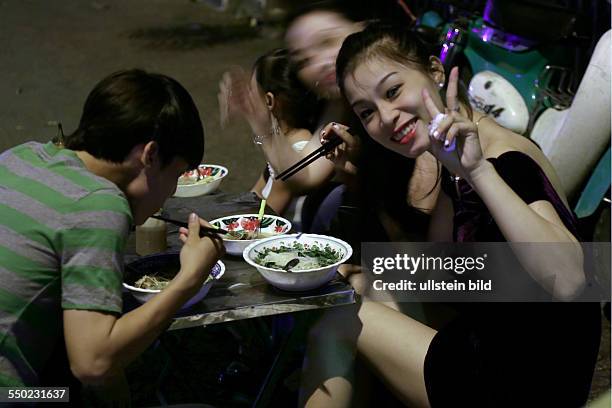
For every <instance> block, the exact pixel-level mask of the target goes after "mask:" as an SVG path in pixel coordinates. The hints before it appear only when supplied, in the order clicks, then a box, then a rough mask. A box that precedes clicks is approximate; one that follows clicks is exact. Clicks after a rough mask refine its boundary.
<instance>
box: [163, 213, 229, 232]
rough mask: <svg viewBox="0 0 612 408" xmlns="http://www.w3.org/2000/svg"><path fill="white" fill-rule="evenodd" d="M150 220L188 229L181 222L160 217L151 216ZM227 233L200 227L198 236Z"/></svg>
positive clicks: (221, 230) (187, 226)
mask: <svg viewBox="0 0 612 408" xmlns="http://www.w3.org/2000/svg"><path fill="white" fill-rule="evenodd" d="M151 218H155V219H156V220H160V221H166V222H169V223H170V224H174V225H176V226H179V227H185V228H189V224H188V223H186V222H183V221H177V220H173V219H171V218H166V217H162V216H161V215H152V216H151ZM227 233H228V231H226V230H224V229H221V228H211V227H203V226H202V225H200V236H201V237H202V236H204V235H206V234H227Z"/></svg>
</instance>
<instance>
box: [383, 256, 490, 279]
mask: <svg viewBox="0 0 612 408" xmlns="http://www.w3.org/2000/svg"><path fill="white" fill-rule="evenodd" d="M486 258H487V254H482V256H478V257H473V256H458V257H451V256H446V257H439V256H425V255H424V254H421V255H420V256H417V257H414V256H410V255H408V254H396V255H395V256H394V257H375V258H373V260H372V272H373V273H374V274H376V275H380V274H382V273H384V272H385V271H393V270H395V271H405V272H409V273H410V274H411V275H414V274H415V273H416V272H417V271H446V272H454V273H456V274H457V275H462V274H463V273H465V272H471V271H482V270H483V269H484V268H485V266H486V265H485V260H486Z"/></svg>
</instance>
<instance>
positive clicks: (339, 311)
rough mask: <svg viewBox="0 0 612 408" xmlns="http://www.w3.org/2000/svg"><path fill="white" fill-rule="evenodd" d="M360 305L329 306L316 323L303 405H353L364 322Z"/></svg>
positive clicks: (307, 360) (309, 346) (310, 340)
mask: <svg viewBox="0 0 612 408" xmlns="http://www.w3.org/2000/svg"><path fill="white" fill-rule="evenodd" d="M359 306H360V305H350V306H342V307H337V308H334V309H329V310H327V311H325V313H324V314H323V315H322V316H321V318H320V319H319V320H318V321H317V322H316V323H315V324H314V325H313V327H312V328H311V330H310V332H309V334H308V342H307V345H306V354H305V357H304V363H303V366H302V379H301V384H300V395H299V401H300V403H299V406H300V407H309V408H313V407H321V408H335V407H338V408H340V407H350V406H351V400H352V396H353V382H354V372H353V367H354V362H355V354H356V346H357V337H358V335H359V332H360V330H361V323H360V322H359V320H358V318H357V310H358V308H359Z"/></svg>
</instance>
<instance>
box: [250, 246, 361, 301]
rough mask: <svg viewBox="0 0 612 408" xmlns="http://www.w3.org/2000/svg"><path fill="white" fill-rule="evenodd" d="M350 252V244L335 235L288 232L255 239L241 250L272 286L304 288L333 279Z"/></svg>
mask: <svg viewBox="0 0 612 408" xmlns="http://www.w3.org/2000/svg"><path fill="white" fill-rule="evenodd" d="M352 254H353V249H352V248H351V246H350V245H349V244H347V243H346V242H344V241H342V240H340V239H338V238H334V237H330V236H327V235H317V234H288V235H282V236H278V237H270V238H265V239H262V240H260V241H257V242H254V243H252V244H250V245H249V246H247V247H246V248H245V249H244V252H243V253H242V256H243V258H244V260H245V261H246V262H247V263H248V264H249V265H251V266H253V267H255V268H256V269H257V270H258V271H259V273H260V274H261V275H262V276H263V278H264V279H265V280H266V281H268V283H270V284H271V285H272V286H274V287H277V288H279V289H282V290H288V291H305V290H311V289H315V288H318V287H320V286H322V285H324V284H326V283H327V282H329V281H330V280H332V279H333V278H334V276H335V275H336V271H337V269H338V266H340V265H341V264H343V263H344V262H346V261H347V260H348V259H349V258H350V257H351V255H352Z"/></svg>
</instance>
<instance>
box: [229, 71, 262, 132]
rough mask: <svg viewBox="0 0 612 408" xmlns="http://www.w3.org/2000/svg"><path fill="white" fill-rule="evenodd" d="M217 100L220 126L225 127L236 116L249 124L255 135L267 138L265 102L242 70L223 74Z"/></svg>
mask: <svg viewBox="0 0 612 408" xmlns="http://www.w3.org/2000/svg"><path fill="white" fill-rule="evenodd" d="M217 99H218V100H219V109H220V114H221V126H225V125H226V124H227V122H228V121H229V119H230V118H231V117H232V116H236V115H238V116H241V117H243V118H244V119H245V120H246V121H247V122H248V123H249V126H250V127H251V130H252V131H253V133H255V134H256V135H261V136H267V135H268V134H269V133H270V128H271V121H270V111H269V109H268V107H267V106H266V101H265V99H264V98H263V96H262V95H261V93H260V92H259V89H258V88H257V85H255V84H253V83H252V82H251V80H250V77H249V75H247V73H246V72H244V71H243V70H242V69H239V68H235V69H232V70H231V71H230V72H226V73H225V74H223V78H222V79H221V82H220V83H219V93H218V94H217Z"/></svg>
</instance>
